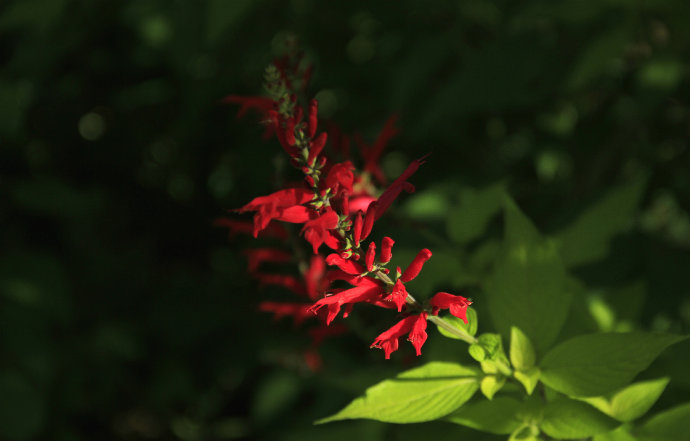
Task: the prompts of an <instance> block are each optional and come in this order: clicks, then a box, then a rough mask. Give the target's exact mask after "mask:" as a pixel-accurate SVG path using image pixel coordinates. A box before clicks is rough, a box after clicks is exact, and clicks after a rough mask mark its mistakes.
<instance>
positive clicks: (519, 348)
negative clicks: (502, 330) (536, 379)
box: [510, 326, 535, 371]
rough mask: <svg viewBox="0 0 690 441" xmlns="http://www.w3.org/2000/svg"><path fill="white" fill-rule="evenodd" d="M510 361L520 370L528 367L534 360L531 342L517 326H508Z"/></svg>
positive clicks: (532, 364)
mask: <svg viewBox="0 0 690 441" xmlns="http://www.w3.org/2000/svg"><path fill="white" fill-rule="evenodd" d="M510 362H511V363H512V364H513V367H514V368H515V369H518V370H521V371H526V370H528V369H530V368H531V367H532V366H534V362H535V355H534V348H533V347H532V342H530V341H529V338H528V337H527V336H526V335H525V333H524V332H522V331H521V330H520V328H518V327H517V326H513V327H511V328H510Z"/></svg>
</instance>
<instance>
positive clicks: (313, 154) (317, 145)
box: [307, 132, 328, 165]
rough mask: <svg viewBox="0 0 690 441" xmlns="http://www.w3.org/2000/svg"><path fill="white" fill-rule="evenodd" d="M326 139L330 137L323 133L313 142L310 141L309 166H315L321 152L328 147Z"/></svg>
mask: <svg viewBox="0 0 690 441" xmlns="http://www.w3.org/2000/svg"><path fill="white" fill-rule="evenodd" d="M326 139H328V135H327V134H326V132H323V133H321V134H320V135H319V136H317V137H316V138H314V139H313V140H311V141H309V158H308V159H307V163H308V164H309V165H314V163H315V161H316V158H317V157H318V156H319V154H320V153H321V150H323V148H324V147H325V146H326Z"/></svg>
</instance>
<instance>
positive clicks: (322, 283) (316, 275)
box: [304, 254, 329, 300]
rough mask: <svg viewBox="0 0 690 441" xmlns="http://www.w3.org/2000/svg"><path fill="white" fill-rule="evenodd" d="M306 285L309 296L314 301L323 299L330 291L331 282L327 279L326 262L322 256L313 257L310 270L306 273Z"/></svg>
mask: <svg viewBox="0 0 690 441" xmlns="http://www.w3.org/2000/svg"><path fill="white" fill-rule="evenodd" d="M304 283H305V285H306V288H307V294H308V295H309V298H310V299H312V300H316V299H318V298H319V297H321V296H322V295H323V293H324V292H325V291H326V289H328V285H329V281H328V280H327V279H326V261H325V260H324V258H323V256H321V255H320V254H316V255H314V256H312V257H311V260H310V262H309V268H307V270H306V271H305V272H304Z"/></svg>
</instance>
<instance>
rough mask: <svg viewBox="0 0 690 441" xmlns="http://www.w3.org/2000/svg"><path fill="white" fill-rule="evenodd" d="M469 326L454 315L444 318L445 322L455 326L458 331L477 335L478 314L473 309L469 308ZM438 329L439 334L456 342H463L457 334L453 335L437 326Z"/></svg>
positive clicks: (467, 314)
mask: <svg viewBox="0 0 690 441" xmlns="http://www.w3.org/2000/svg"><path fill="white" fill-rule="evenodd" d="M466 316H467V324H465V322H463V321H462V320H461V319H459V318H457V317H455V316H454V315H448V316H444V317H443V320H445V321H446V322H448V323H450V324H451V325H453V326H455V327H456V328H458V329H461V330H463V331H465V332H466V333H468V334H470V335H472V336H473V335H475V334H476V333H477V324H478V323H477V312H476V311H475V310H474V309H472V308H467V313H466ZM436 327H437V328H438V332H440V333H441V334H442V335H444V336H446V337H448V338H454V339H456V340H461V338H459V337H457V336H456V335H455V334H451V333H450V332H448V331H447V330H445V329H444V328H442V327H440V326H438V325H437V326H436Z"/></svg>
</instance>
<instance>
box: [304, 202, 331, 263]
mask: <svg viewBox="0 0 690 441" xmlns="http://www.w3.org/2000/svg"><path fill="white" fill-rule="evenodd" d="M339 221H340V219H339V218H338V214H337V213H336V212H335V211H333V210H329V211H326V212H325V213H323V214H322V215H320V216H319V217H317V218H316V219H312V220H310V221H309V222H307V223H305V224H304V226H303V227H302V231H301V232H302V233H304V238H305V239H307V241H308V242H309V243H310V244H311V246H312V248H313V249H314V254H318V253H319V247H320V246H321V244H322V243H324V242H326V245H327V246H329V247H330V248H333V247H334V246H335V248H336V249H337V248H338V245H339V242H338V240H337V239H336V238H334V237H333V236H332V235H331V233H330V231H329V230H333V229H335V228H337V227H338V222H339ZM334 241H335V242H334Z"/></svg>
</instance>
